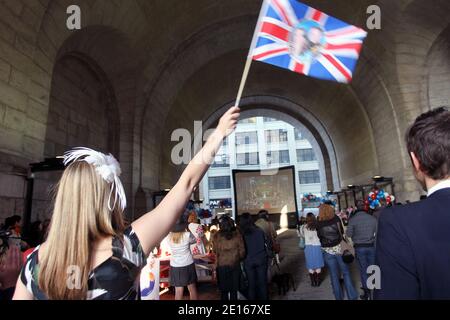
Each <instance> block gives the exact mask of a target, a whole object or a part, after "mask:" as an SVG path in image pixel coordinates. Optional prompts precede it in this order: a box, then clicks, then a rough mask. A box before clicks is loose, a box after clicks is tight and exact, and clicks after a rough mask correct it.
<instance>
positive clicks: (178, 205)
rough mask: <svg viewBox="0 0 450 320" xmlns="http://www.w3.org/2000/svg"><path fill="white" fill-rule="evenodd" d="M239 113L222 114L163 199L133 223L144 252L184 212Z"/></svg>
mask: <svg viewBox="0 0 450 320" xmlns="http://www.w3.org/2000/svg"><path fill="white" fill-rule="evenodd" d="M239 112H240V109H239V108H238V107H233V108H231V109H230V110H228V111H227V112H226V113H225V114H224V115H223V116H222V118H221V119H220V121H219V125H218V126H217V128H216V130H214V132H213V134H211V136H210V137H209V138H208V140H207V142H206V143H205V145H204V146H203V148H202V149H201V150H200V151H199V152H198V153H197V155H196V156H195V157H194V158H193V159H192V160H191V162H190V163H189V164H188V166H187V167H186V169H185V170H184V172H183V174H182V175H181V177H180V179H179V180H178V182H177V183H176V185H175V186H174V187H173V188H172V190H170V192H169V193H168V194H167V196H166V197H165V198H164V199H163V200H162V202H161V203H160V204H159V205H158V206H157V207H156V208H155V209H154V210H153V211H151V212H149V213H147V214H145V215H143V216H142V217H141V218H139V219H138V220H136V221H135V222H133V223H132V227H133V230H134V231H135V232H136V234H137V236H138V238H139V240H140V242H141V246H142V248H143V250H144V252H145V254H146V255H148V254H149V253H150V251H151V250H152V249H153V248H154V247H155V246H156V245H157V244H158V243H160V242H161V240H162V239H163V238H164V237H165V236H166V235H167V234H168V233H169V232H170V230H171V228H172V226H173V225H174V224H175V222H176V221H177V220H178V218H179V217H180V215H181V213H182V212H183V211H184V209H185V207H186V204H187V202H188V201H189V199H190V197H191V195H192V193H193V192H194V190H195V188H196V187H197V186H198V184H199V183H200V181H201V180H202V178H203V176H204V174H205V173H206V171H207V170H208V168H209V166H210V165H211V163H212V162H213V161H214V157H215V155H216V153H217V151H218V150H219V148H220V146H221V144H222V141H223V139H224V138H226V137H227V136H228V135H230V134H231V133H232V132H233V130H234V129H235V128H236V125H237V121H238V119H239V115H240V113H239Z"/></svg>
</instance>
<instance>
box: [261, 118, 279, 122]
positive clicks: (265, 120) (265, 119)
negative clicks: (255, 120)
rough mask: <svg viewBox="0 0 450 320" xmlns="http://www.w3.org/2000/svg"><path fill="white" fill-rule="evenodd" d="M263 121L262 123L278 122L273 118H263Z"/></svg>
mask: <svg viewBox="0 0 450 320" xmlns="http://www.w3.org/2000/svg"><path fill="white" fill-rule="evenodd" d="M263 121H264V122H275V121H278V120H277V119H275V118H269V117H264V118H263Z"/></svg>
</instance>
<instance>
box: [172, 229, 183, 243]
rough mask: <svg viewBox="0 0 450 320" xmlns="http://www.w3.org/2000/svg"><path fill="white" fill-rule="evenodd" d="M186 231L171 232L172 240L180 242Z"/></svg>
mask: <svg viewBox="0 0 450 320" xmlns="http://www.w3.org/2000/svg"><path fill="white" fill-rule="evenodd" d="M184 233H185V231H182V232H171V233H170V241H172V242H173V243H175V244H179V243H180V242H181V240H182V239H183V236H184Z"/></svg>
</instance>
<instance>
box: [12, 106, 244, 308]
mask: <svg viewBox="0 0 450 320" xmlns="http://www.w3.org/2000/svg"><path fill="white" fill-rule="evenodd" d="M239 111H240V110H239V108H237V107H233V108H231V109H230V110H229V111H227V112H226V113H225V114H224V116H223V117H222V118H221V119H220V121H219V124H218V127H217V128H216V130H215V131H214V133H213V134H212V135H211V136H210V137H209V139H208V141H207V142H206V143H205V145H204V147H203V148H202V149H201V150H200V152H199V153H198V154H197V155H196V156H195V157H194V158H193V159H192V161H191V162H190V163H189V165H188V166H187V167H186V169H185V170H184V172H183V174H182V175H181V177H180V179H179V180H178V182H177V184H176V185H175V186H174V187H173V188H172V190H171V191H170V192H169V194H168V195H167V196H166V197H165V198H164V200H163V201H162V202H161V203H160V205H159V206H158V207H157V208H155V209H154V210H153V211H151V212H149V213H147V214H145V215H143V216H142V217H141V218H139V219H138V220H136V221H134V222H133V223H132V224H131V226H130V227H128V228H125V227H124V223H123V217H122V215H123V211H124V209H125V206H126V198H125V194H124V191H123V187H122V184H121V182H120V179H119V175H120V167H119V164H118V163H117V161H116V160H115V159H114V157H112V156H111V155H108V156H107V155H104V154H102V153H99V152H96V151H94V150H91V149H85V148H79V149H76V150H72V151H71V152H69V153H67V154H66V155H65V161H64V162H65V164H66V166H67V167H66V169H65V170H64V173H63V175H62V177H61V180H60V181H59V184H58V188H57V193H56V198H55V204H54V209H53V216H52V221H51V226H50V230H49V233H48V237H47V240H46V241H45V242H44V243H43V244H42V245H41V246H39V247H37V248H36V250H35V251H34V252H33V253H32V254H30V256H29V257H28V259H27V262H26V264H25V265H24V267H23V269H22V272H21V275H20V277H19V279H18V281H17V286H16V291H15V293H14V299H75V300H84V299H99V300H105V299H109V300H111V299H136V298H137V284H138V281H139V279H138V275H139V272H140V270H141V269H142V268H143V267H144V266H145V262H146V257H147V256H148V254H149V253H150V251H151V250H153V248H154V247H155V246H156V245H157V244H158V243H160V242H161V240H162V239H163V238H164V237H165V236H166V235H167V234H168V233H169V231H170V230H171V229H172V226H173V225H174V224H175V222H176V221H177V220H178V218H179V216H180V215H181V214H182V213H183V211H184V209H185V207H186V203H187V202H188V200H189V198H190V196H191V194H192V192H193V191H194V189H195V188H196V186H197V185H198V183H199V182H200V180H201V179H202V177H203V175H204V174H205V172H206V171H207V170H208V168H209V166H210V164H211V163H212V162H213V160H214V156H215V154H216V152H217V151H218V149H219V148H220V145H221V143H222V141H223V139H224V138H225V137H226V136H227V135H229V134H230V133H231V132H232V131H233V130H234V129H235V128H236V123H237V121H238V118H239Z"/></svg>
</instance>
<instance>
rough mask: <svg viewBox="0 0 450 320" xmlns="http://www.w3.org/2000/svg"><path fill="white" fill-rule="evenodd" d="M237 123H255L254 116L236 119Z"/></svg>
mask: <svg viewBox="0 0 450 320" xmlns="http://www.w3.org/2000/svg"><path fill="white" fill-rule="evenodd" d="M238 123H239V124H245V123H256V118H247V119H242V120H239V121H238Z"/></svg>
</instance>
